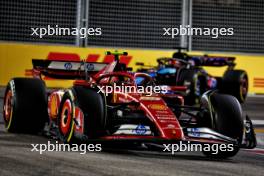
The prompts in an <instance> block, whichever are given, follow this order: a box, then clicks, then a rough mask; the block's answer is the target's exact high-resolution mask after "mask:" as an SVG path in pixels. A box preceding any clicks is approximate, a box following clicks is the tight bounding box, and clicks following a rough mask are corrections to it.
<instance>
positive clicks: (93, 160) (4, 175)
mask: <svg viewBox="0 0 264 176" xmlns="http://www.w3.org/2000/svg"><path fill="white" fill-rule="evenodd" d="M0 92H1V91H0ZM2 103H3V102H2V99H1V94H0V107H2ZM243 109H244V111H245V113H247V114H248V115H249V116H250V117H251V118H252V119H253V120H254V122H256V123H257V125H256V131H257V136H258V141H259V142H260V144H259V146H258V147H257V149H255V150H253V151H248V150H241V151H240V152H239V154H238V155H236V156H235V157H233V158H231V159H228V160H213V159H208V158H206V157H204V156H203V155H202V154H201V153H199V152H179V153H176V154H175V155H171V154H168V153H162V152H150V151H138V150H111V151H104V152H88V153H86V154H84V155H81V154H79V153H78V152H44V153H43V154H42V155H40V154H39V152H31V149H32V147H31V144H37V143H39V144H41V143H45V144H47V141H48V140H50V139H47V138H46V137H42V136H32V135H22V134H10V133H7V132H5V130H4V126H3V124H2V123H0V176H10V175H12V176H18V175H19V176H20V175H27V176H28V175H34V176H42V175H54V176H59V175H63V176H67V175H85V176H97V175H103V176H112V175H113V176H116V175H120V176H125V175H133V176H135V175H140V176H142V175H149V176H156V175H160V176H167V175H171V176H174V175H177V176H178V175H186V176H188V175H197V176H199V175H201V176H206V175H208V176H209V175H210V176H211V175H220V176H224V175H230V176H231V175H232V176H233V175H254V176H256V175H261V176H263V168H264V150H263V149H261V148H264V147H263V141H264V140H263V139H264V136H263V133H264V131H263V125H261V123H262V122H263V121H261V120H264V117H263V113H264V97H249V98H248V101H247V103H246V104H245V105H243ZM1 111H2V110H1ZM0 113H2V112H0ZM1 115H2V114H0V116H1ZM0 118H2V117H0ZM0 121H1V120H0Z"/></svg>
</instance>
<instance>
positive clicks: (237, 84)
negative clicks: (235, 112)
mask: <svg viewBox="0 0 264 176" xmlns="http://www.w3.org/2000/svg"><path fill="white" fill-rule="evenodd" d="M221 91H222V92H223V93H226V94H230V95H233V96H235V97H236V98H237V99H238V101H239V102H240V103H244V102H245V100H246V97H247V93H248V75H247V72H246V71H244V70H228V71H226V72H225V74H224V76H223V81H222V89H221Z"/></svg>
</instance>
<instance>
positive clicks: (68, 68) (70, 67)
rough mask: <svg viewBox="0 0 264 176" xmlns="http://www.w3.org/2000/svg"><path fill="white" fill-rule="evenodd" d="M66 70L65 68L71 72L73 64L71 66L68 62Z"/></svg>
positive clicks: (65, 66) (65, 65)
mask: <svg viewBox="0 0 264 176" xmlns="http://www.w3.org/2000/svg"><path fill="white" fill-rule="evenodd" d="M64 68H65V69H66V70H71V69H72V64H71V63H70V62H66V63H65V64H64Z"/></svg>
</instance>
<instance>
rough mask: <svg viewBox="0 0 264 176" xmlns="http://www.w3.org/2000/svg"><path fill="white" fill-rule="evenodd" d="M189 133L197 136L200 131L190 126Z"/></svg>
mask: <svg viewBox="0 0 264 176" xmlns="http://www.w3.org/2000/svg"><path fill="white" fill-rule="evenodd" d="M190 134H191V135H192V136H195V137H199V136H200V131H199V129H198V128H191V131H190Z"/></svg>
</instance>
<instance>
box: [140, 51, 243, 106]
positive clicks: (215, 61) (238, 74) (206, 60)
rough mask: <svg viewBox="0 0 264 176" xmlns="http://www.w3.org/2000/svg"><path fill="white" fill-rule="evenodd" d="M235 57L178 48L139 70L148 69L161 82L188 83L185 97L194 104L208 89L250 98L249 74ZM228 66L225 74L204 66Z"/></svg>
mask: <svg viewBox="0 0 264 176" xmlns="http://www.w3.org/2000/svg"><path fill="white" fill-rule="evenodd" d="M234 61H235V58H234V57H223V56H209V55H203V56H195V55H188V54H186V53H182V52H180V51H179V52H176V53H174V54H173V57H171V58H159V59H157V62H158V65H157V66H154V67H153V66H146V65H144V63H137V65H140V66H142V67H141V68H139V69H138V70H137V71H138V72H142V71H143V72H147V73H149V74H150V75H151V76H152V77H154V78H155V79H156V83H157V84H159V85H174V86H186V87H187V92H186V96H185V100H186V103H187V104H190V105H193V104H197V103H198V102H199V99H200V97H201V96H202V95H203V93H204V92H206V91H208V90H216V89H218V90H219V92H220V93H224V94H230V95H233V96H235V97H236V98H237V99H238V100H239V102H241V103H243V102H245V100H246V97H247V93H248V75H247V72H246V71H245V70H236V69H234V67H235V65H236V64H235V62H234ZM204 66H207V67H208V66H209V67H223V66H227V69H226V71H225V72H224V74H223V76H222V77H215V76H212V75H211V74H209V73H208V72H207V71H206V70H205V69H204V68H203V67H204Z"/></svg>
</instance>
